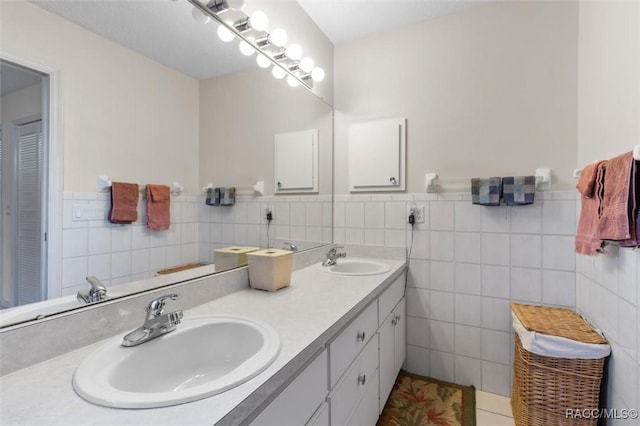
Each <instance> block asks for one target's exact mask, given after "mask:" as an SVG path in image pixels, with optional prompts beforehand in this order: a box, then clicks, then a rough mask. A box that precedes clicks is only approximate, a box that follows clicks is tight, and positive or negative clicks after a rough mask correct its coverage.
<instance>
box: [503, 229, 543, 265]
mask: <svg viewBox="0 0 640 426" xmlns="http://www.w3.org/2000/svg"><path fill="white" fill-rule="evenodd" d="M510 244H511V265H512V266H525V267H530V268H539V267H540V266H541V264H542V259H541V258H542V256H541V246H542V238H541V235H525V234H511V242H510Z"/></svg>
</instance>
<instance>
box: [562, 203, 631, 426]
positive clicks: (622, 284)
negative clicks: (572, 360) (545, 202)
mask: <svg viewBox="0 0 640 426" xmlns="http://www.w3.org/2000/svg"><path fill="white" fill-rule="evenodd" d="M578 209H579V206H578ZM605 249H606V251H607V253H606V254H604V255H598V256H577V257H576V283H575V287H576V292H575V300H576V307H577V310H578V312H580V313H581V314H583V315H584V316H585V317H587V318H588V319H589V321H590V322H591V323H593V324H594V325H595V326H596V327H597V328H598V329H600V330H601V331H602V332H603V333H604V335H605V337H606V338H607V339H608V340H609V343H610V344H611V357H610V358H609V372H608V379H607V392H606V395H607V401H606V406H607V408H610V409H616V410H618V411H620V410H622V409H628V410H631V409H633V410H637V409H639V408H640V346H639V343H640V341H639V339H640V298H639V297H638V296H639V295H640V292H638V286H639V285H640V275H639V274H638V271H639V270H640V269H639V265H640V254H639V253H638V251H637V250H634V249H631V248H618V247H616V246H606V247H605ZM565 296H566V295H565ZM563 297H564V296H563ZM637 421H638V420H637V419H626V420H625V419H616V420H613V421H611V422H610V424H612V425H618V424H620V425H631V424H634V425H635V424H637ZM608 424H609V423H608Z"/></svg>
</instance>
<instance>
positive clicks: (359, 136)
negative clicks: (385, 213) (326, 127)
mask: <svg viewBox="0 0 640 426" xmlns="http://www.w3.org/2000/svg"><path fill="white" fill-rule="evenodd" d="M405 157H406V119H404V118H395V119H389V120H379V121H371V122H367V123H357V124H352V125H351V126H350V127H349V189H350V191H352V192H354V191H394V190H398V191H403V190H404V189H405V168H406V165H405V163H406V158H405Z"/></svg>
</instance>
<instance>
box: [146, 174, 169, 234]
mask: <svg viewBox="0 0 640 426" xmlns="http://www.w3.org/2000/svg"><path fill="white" fill-rule="evenodd" d="M170 200H171V190H170V189H169V187H168V186H166V185H147V228H148V229H151V230H154V231H166V230H167V229H169V226H170V225H171V203H170Z"/></svg>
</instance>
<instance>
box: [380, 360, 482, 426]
mask: <svg viewBox="0 0 640 426" xmlns="http://www.w3.org/2000/svg"><path fill="white" fill-rule="evenodd" d="M475 424H476V399H475V388H474V387H473V386H461V385H456V384H454V383H448V382H443V381H440V380H436V379H432V378H429V377H423V376H418V375H416V374H411V373H407V372H406V371H404V370H402V371H400V374H399V375H398V379H397V380H396V383H395V384H394V385H393V390H392V391H391V395H389V399H388V400H387V403H386V405H385V407H384V410H383V411H382V414H381V415H380V418H379V419H378V423H377V426H428V425H429V426H430V425H435V426H475Z"/></svg>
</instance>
